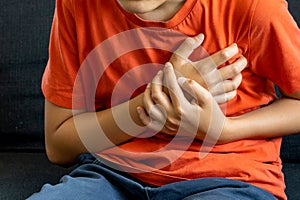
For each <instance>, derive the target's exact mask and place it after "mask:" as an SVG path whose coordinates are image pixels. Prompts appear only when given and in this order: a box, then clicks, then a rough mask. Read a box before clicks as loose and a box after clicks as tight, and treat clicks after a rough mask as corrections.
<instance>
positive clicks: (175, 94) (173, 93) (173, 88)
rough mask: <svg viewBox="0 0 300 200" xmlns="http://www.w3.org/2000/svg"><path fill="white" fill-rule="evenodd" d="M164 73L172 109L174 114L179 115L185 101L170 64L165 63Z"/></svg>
mask: <svg viewBox="0 0 300 200" xmlns="http://www.w3.org/2000/svg"><path fill="white" fill-rule="evenodd" d="M164 72H165V77H166V82H167V87H168V90H169V94H170V98H171V101H172V104H173V108H174V110H175V112H176V113H181V110H180V108H181V104H182V103H183V102H184V101H187V100H186V98H185V96H184V94H183V92H182V90H181V88H180V86H179V85H178V82H177V78H176V75H175V72H174V69H173V66H172V64H171V63H169V62H167V63H166V66H165V69H164Z"/></svg>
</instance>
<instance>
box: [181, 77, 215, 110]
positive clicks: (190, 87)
mask: <svg viewBox="0 0 300 200" xmlns="http://www.w3.org/2000/svg"><path fill="white" fill-rule="evenodd" d="M178 82H179V84H180V85H181V87H182V89H183V90H184V91H186V92H188V93H189V94H193V95H194V98H195V100H196V102H192V104H195V103H197V104H198V105H199V106H200V107H202V108H204V107H206V106H208V105H210V104H211V100H212V96H211V94H210V93H209V92H208V91H207V90H206V89H205V88H203V87H202V86H201V85H199V84H198V83H197V82H195V81H193V80H190V79H186V78H182V79H179V80H178Z"/></svg>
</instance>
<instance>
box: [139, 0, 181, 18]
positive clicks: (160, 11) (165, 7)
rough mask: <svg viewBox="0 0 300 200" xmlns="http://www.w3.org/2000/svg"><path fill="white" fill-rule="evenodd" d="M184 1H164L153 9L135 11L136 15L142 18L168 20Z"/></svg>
mask: <svg viewBox="0 0 300 200" xmlns="http://www.w3.org/2000/svg"><path fill="white" fill-rule="evenodd" d="M184 3H185V0H175V1H174V0H171V1H166V2H165V3H163V4H162V5H160V6H159V7H157V8H156V9H154V10H151V11H149V12H145V13H137V15H138V16H139V17H140V18H142V19H144V20H151V21H168V20H170V19H171V18H172V17H173V16H174V15H175V14H176V13H177V12H178V11H179V10H180V9H181V8H182V6H183V5H184Z"/></svg>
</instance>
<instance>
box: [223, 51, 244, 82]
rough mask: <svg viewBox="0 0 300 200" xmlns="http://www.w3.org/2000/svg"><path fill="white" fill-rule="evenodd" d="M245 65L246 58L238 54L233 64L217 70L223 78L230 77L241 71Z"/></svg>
mask: <svg viewBox="0 0 300 200" xmlns="http://www.w3.org/2000/svg"><path fill="white" fill-rule="evenodd" d="M246 66H247V59H246V58H245V57H244V56H240V57H239V58H238V59H237V60H236V61H235V62H234V63H233V64H231V65H227V66H225V67H222V68H221V69H219V72H220V75H221V76H222V79H223V80H226V79H231V78H233V77H235V76H237V75H238V74H239V73H241V71H243V70H244V69H245V67H246Z"/></svg>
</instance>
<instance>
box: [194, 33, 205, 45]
mask: <svg viewBox="0 0 300 200" xmlns="http://www.w3.org/2000/svg"><path fill="white" fill-rule="evenodd" d="M195 39H196V40H197V42H199V43H202V42H203V40H204V34H203V33H200V34H199V35H197V36H196V37H195Z"/></svg>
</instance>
